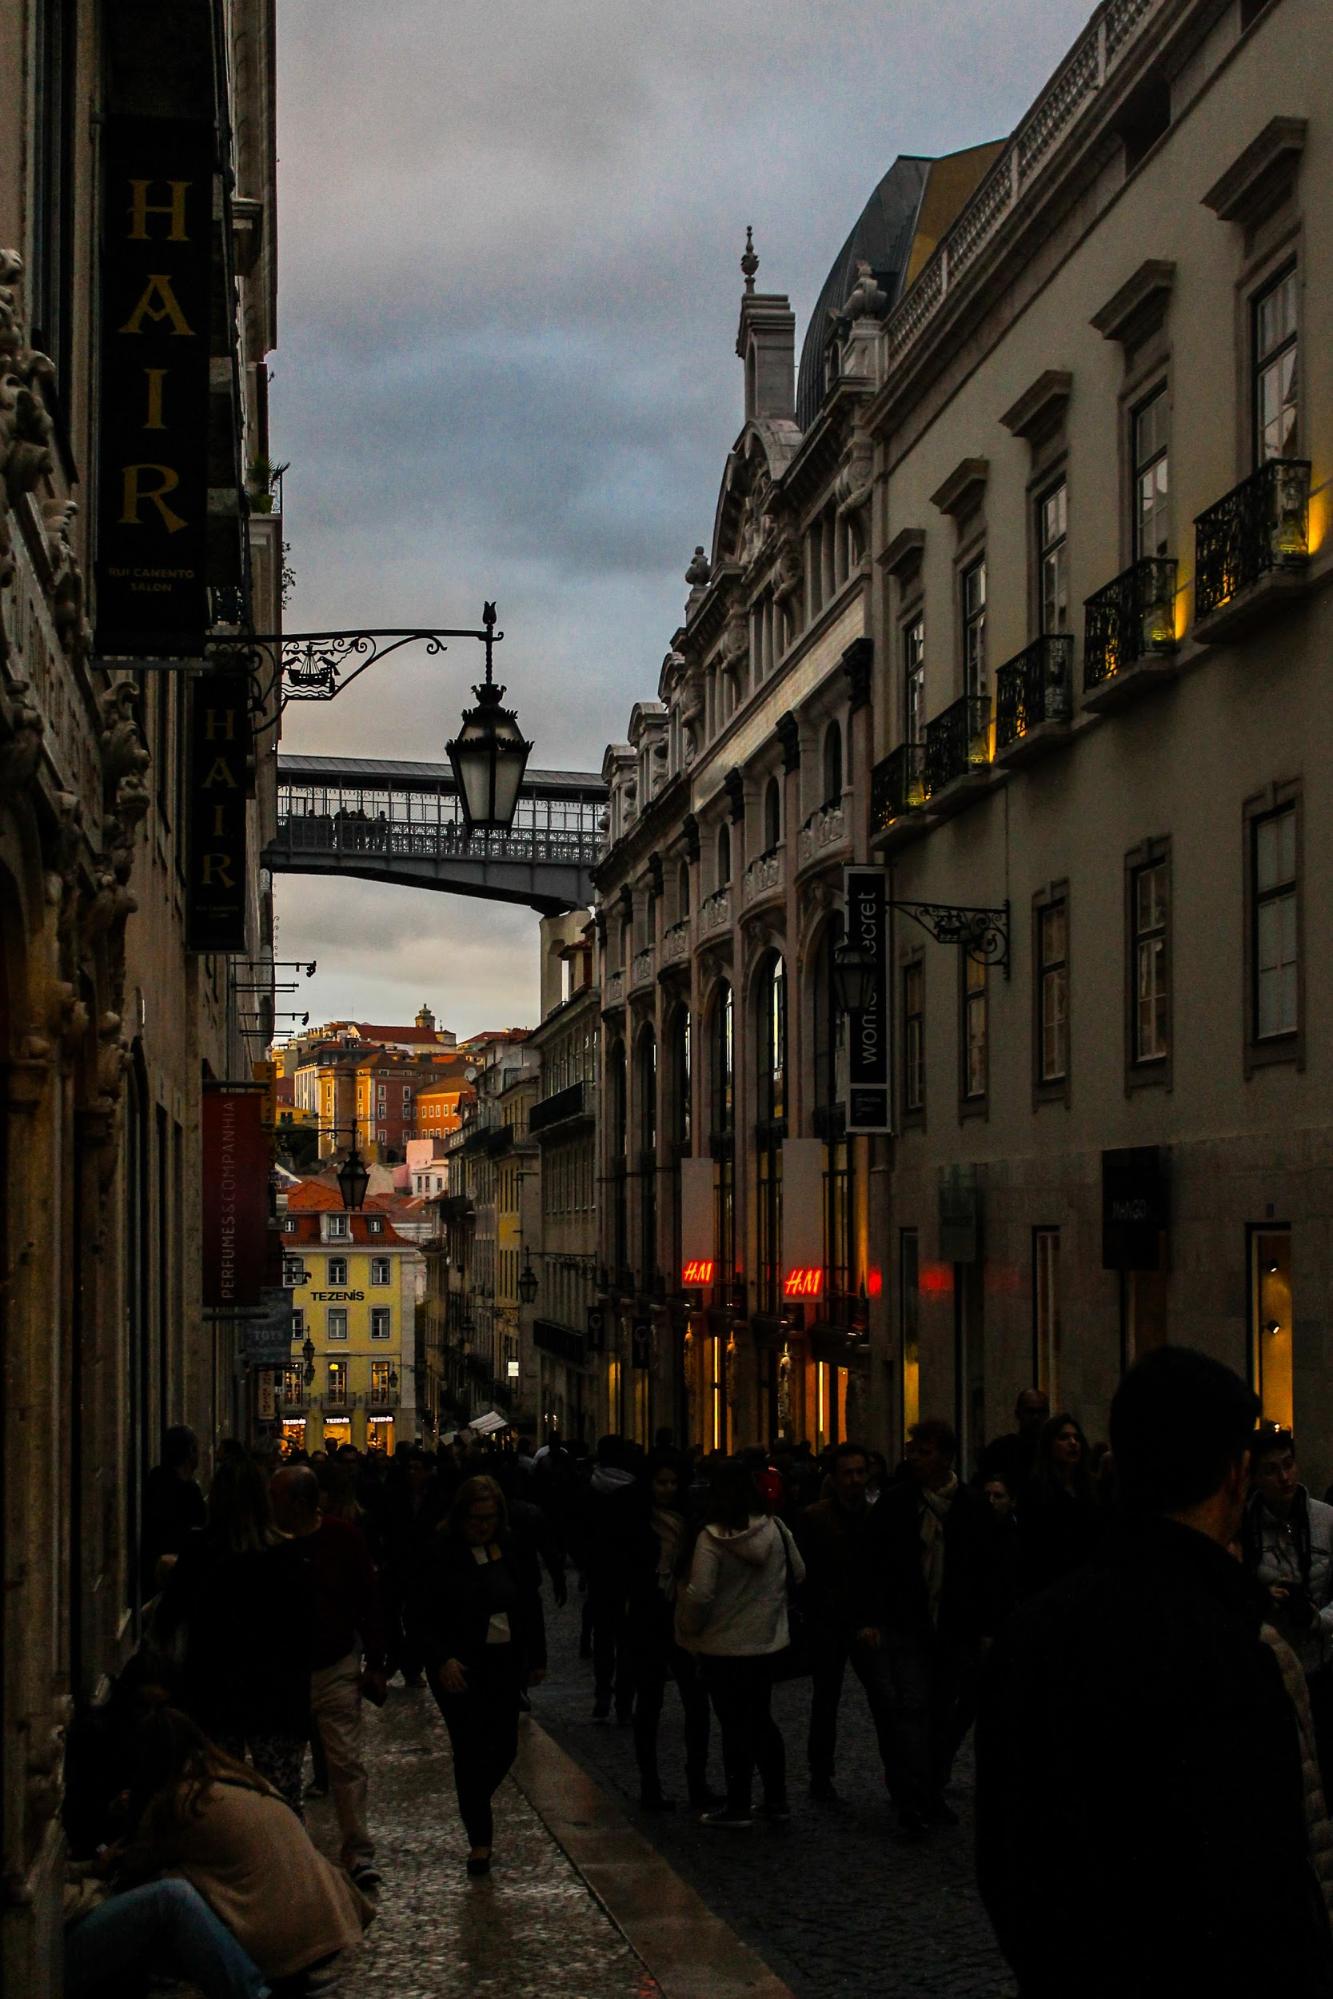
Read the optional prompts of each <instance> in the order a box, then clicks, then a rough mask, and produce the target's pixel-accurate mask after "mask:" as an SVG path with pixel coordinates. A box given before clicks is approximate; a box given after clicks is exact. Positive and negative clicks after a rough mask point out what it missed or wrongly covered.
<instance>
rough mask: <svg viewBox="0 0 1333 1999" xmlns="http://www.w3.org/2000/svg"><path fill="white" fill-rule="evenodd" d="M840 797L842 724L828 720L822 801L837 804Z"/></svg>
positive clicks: (825, 738) (826, 803)
mask: <svg viewBox="0 0 1333 1999" xmlns="http://www.w3.org/2000/svg"><path fill="white" fill-rule="evenodd" d="M841 798H842V726H841V724H840V723H838V722H830V723H829V725H828V727H827V729H825V731H824V803H825V805H837V804H838V803H839V802H840V801H841Z"/></svg>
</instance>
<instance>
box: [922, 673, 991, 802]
mask: <svg viewBox="0 0 1333 1999" xmlns="http://www.w3.org/2000/svg"><path fill="white" fill-rule="evenodd" d="M990 736H991V727H990V695H989V694H964V695H963V696H962V698H961V700H958V701H952V702H950V704H949V706H948V707H947V708H946V709H945V710H944V711H943V713H942V714H939V715H937V716H936V717H935V719H934V721H933V722H927V724H926V789H927V791H928V792H929V794H930V808H931V811H932V812H935V813H940V812H956V811H958V810H959V809H960V808H961V807H962V806H964V805H966V804H967V803H968V801H969V800H970V799H971V798H973V797H975V796H976V794H977V792H978V791H980V790H982V789H984V788H985V787H986V786H987V785H988V784H989V783H990V782H991V779H992V776H993V768H992V764H991V743H990Z"/></svg>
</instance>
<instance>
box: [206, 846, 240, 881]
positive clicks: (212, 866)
mask: <svg viewBox="0 0 1333 1999" xmlns="http://www.w3.org/2000/svg"><path fill="white" fill-rule="evenodd" d="M203 860H204V865H203V886H204V887H205V888H213V887H218V888H235V886H236V877H235V875H233V873H232V871H231V855H230V854H205V855H204V857H203Z"/></svg>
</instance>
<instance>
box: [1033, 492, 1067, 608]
mask: <svg viewBox="0 0 1333 1999" xmlns="http://www.w3.org/2000/svg"><path fill="white" fill-rule="evenodd" d="M1037 586H1038V610H1039V614H1040V618H1041V630H1042V632H1043V633H1045V632H1067V631H1068V630H1069V488H1068V486H1067V485H1066V484H1065V482H1064V480H1063V479H1062V480H1061V481H1060V483H1059V485H1058V486H1052V487H1051V489H1050V491H1049V492H1048V493H1045V494H1043V496H1042V498H1041V499H1040V500H1038V502H1037Z"/></svg>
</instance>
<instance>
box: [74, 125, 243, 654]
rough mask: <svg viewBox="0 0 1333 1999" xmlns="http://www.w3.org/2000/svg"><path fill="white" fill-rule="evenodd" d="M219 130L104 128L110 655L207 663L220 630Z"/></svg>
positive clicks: (101, 404)
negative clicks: (214, 382) (214, 353)
mask: <svg viewBox="0 0 1333 1999" xmlns="http://www.w3.org/2000/svg"><path fill="white" fill-rule="evenodd" d="M213 154H214V138H213V133H212V130H211V128H210V127H209V126H208V125H205V124H200V123H193V122H192V123H178V122H175V121H172V120H167V119H160V118H125V117H113V118H110V119H108V120H107V122H106V124H105V126H104V127H103V149H102V188H103V194H102V284H101V312H102V341H101V394H100V397H99V401H98V409H99V413H100V425H101V431H100V442H99V446H98V505H97V638H96V650H97V653H98V655H99V657H102V658H110V657H115V656H120V657H126V656H129V657H138V658H147V659H178V658H186V659H190V658H193V659H198V658H199V657H200V655H201V654H202V651H203V638H204V632H205V630H206V629H207V590H206V573H207V572H206V563H207V545H208V402H209V349H210V347H211V345H212V326H211V323H210V287H211V274H212V262H213V249H212V234H213Z"/></svg>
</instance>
